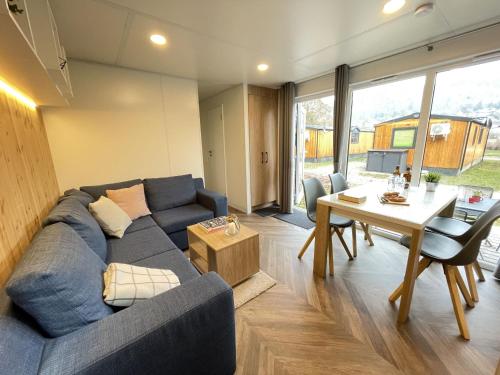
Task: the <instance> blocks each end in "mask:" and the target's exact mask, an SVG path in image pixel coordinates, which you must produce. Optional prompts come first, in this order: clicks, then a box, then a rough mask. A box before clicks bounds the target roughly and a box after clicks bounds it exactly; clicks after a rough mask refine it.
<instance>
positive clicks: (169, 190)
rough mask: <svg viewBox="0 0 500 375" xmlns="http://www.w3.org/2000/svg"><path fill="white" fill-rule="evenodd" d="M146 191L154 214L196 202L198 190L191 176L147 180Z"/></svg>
mask: <svg viewBox="0 0 500 375" xmlns="http://www.w3.org/2000/svg"><path fill="white" fill-rule="evenodd" d="M144 189H145V191H146V199H147V200H148V206H149V209H150V210H151V211H153V212H155V211H161V210H166V209H169V208H173V207H178V206H183V205H185V204H190V203H195V202H196V189H195V187H194V182H193V177H192V176H191V175H190V174H186V175H182V176H174V177H163V178H147V179H145V180H144Z"/></svg>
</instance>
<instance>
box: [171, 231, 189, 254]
mask: <svg viewBox="0 0 500 375" xmlns="http://www.w3.org/2000/svg"><path fill="white" fill-rule="evenodd" d="M168 237H169V238H170V239H171V240H172V242H173V243H175V246H177V247H178V248H179V249H181V250H187V249H188V248H189V239H188V234H187V230H186V229H184V230H180V231H178V232H172V233H169V234H168Z"/></svg>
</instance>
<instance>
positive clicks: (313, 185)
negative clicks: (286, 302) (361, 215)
mask: <svg viewBox="0 0 500 375" xmlns="http://www.w3.org/2000/svg"><path fill="white" fill-rule="evenodd" d="M302 185H303V187H304V200H305V202H306V210H307V217H308V218H309V220H311V221H312V222H313V223H316V204H317V200H318V198H321V197H323V196H325V195H326V191H325V188H324V187H323V185H322V184H321V181H320V180H318V179H317V178H314V177H313V178H309V179H306V180H302ZM354 226H355V225H354V221H353V220H350V219H347V218H345V217H342V216H338V215H335V214H333V213H332V214H330V240H329V244H328V256H329V261H330V263H329V267H330V275H333V244H332V236H333V234H334V233H336V234H337V235H338V236H339V240H340V243H341V244H342V246H343V247H344V250H345V252H346V253H347V255H348V256H349V260H352V259H354V258H353V256H352V254H351V252H350V250H349V248H348V247H347V244H346V242H345V240H344V237H343V234H342V232H341V230H343V229H345V228H349V227H354ZM315 236H316V228H314V229H313V231H312V233H311V234H310V236H309V238H308V239H307V241H306V243H305V244H304V246H303V247H302V249H301V250H300V253H299V255H298V257H299V259H301V258H302V256H303V255H304V253H305V252H306V250H307V248H308V247H309V245H310V244H311V241H312V240H313V239H314V237H315ZM355 243H356V237H355V236H354V237H353V244H355Z"/></svg>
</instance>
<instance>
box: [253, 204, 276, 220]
mask: <svg viewBox="0 0 500 375" xmlns="http://www.w3.org/2000/svg"><path fill="white" fill-rule="evenodd" d="M254 213H256V214H257V215H259V216H262V217H267V216H273V215H276V214H279V213H280V208H279V206H270V207H264V208H261V209H258V210H255V211H254Z"/></svg>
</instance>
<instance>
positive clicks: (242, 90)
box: [200, 84, 251, 213]
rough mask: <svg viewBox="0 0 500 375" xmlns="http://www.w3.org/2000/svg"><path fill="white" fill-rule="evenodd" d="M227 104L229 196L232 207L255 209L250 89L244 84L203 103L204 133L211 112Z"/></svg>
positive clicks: (226, 141)
mask: <svg viewBox="0 0 500 375" xmlns="http://www.w3.org/2000/svg"><path fill="white" fill-rule="evenodd" d="M220 105H222V106H223V115H224V147H225V152H226V178H227V181H226V183H227V198H228V203H229V205H230V206H231V207H234V208H236V209H238V210H240V211H243V212H248V213H249V212H251V204H250V188H249V185H250V169H249V165H250V161H249V158H248V150H249V143H248V91H247V85H245V84H242V85H238V86H235V87H233V88H231V89H228V90H226V91H223V92H221V93H220V94H218V95H215V96H213V97H211V98H208V99H205V100H203V101H202V102H200V114H201V132H202V134H203V132H204V131H205V132H206V130H204V127H203V124H204V123H205V124H206V122H207V120H206V116H207V112H208V111H209V110H210V109H212V108H215V107H217V106H220Z"/></svg>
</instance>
